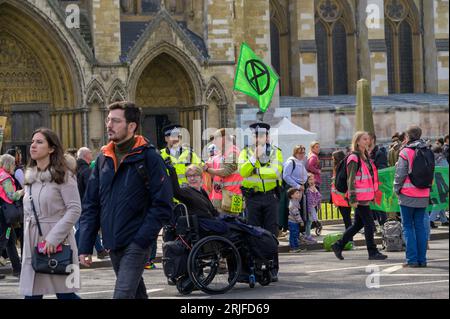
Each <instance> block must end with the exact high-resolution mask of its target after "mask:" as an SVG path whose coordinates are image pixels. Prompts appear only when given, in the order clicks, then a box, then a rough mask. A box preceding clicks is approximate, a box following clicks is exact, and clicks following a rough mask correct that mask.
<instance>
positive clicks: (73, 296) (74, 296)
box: [25, 292, 81, 300]
mask: <svg viewBox="0 0 450 319" xmlns="http://www.w3.org/2000/svg"><path fill="white" fill-rule="evenodd" d="M42 298H44V296H43V295H36V296H25V299H30V300H31V299H42ZM56 298H58V299H65V300H71V299H81V298H80V296H78V295H77V294H75V293H74V292H71V293H66V294H56Z"/></svg>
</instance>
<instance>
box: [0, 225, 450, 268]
mask: <svg viewBox="0 0 450 319" xmlns="http://www.w3.org/2000/svg"><path fill="white" fill-rule="evenodd" d="M443 239H449V232H448V231H446V232H440V233H434V234H431V235H430V240H443ZM375 242H376V244H377V245H380V244H381V237H375ZM284 243H286V242H284ZM354 245H355V246H365V245H366V241H365V240H364V239H357V240H355V241H354ZM300 247H302V248H306V249H307V251H317V250H322V251H324V252H325V250H324V248H323V242H318V243H316V244H312V245H306V246H305V245H303V246H300ZM289 250H290V247H289V243H288V244H287V245H286V244H285V245H280V246H279V247H278V252H279V253H289ZM161 260H162V256H156V258H155V262H156V263H160V262H161ZM109 267H112V264H111V260H110V259H106V260H96V261H93V262H92V266H91V267H89V268H88V267H84V266H81V267H80V268H81V269H97V268H109ZM11 273H12V269H11V266H9V267H0V274H4V275H9V274H11Z"/></svg>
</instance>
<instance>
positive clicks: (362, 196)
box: [347, 154, 378, 202]
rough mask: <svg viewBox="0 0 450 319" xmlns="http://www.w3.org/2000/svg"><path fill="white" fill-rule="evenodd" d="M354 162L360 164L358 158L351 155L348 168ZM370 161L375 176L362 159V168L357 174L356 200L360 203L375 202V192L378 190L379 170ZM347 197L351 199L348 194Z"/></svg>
mask: <svg viewBox="0 0 450 319" xmlns="http://www.w3.org/2000/svg"><path fill="white" fill-rule="evenodd" d="M352 161H353V162H356V163H358V156H357V155H355V154H352V155H350V156H349V157H348V159H347V166H348V164H349V163H350V162H352ZM369 161H370V165H371V166H372V171H373V176H372V175H371V174H370V170H369V167H368V166H367V164H366V162H365V161H363V160H362V159H361V168H360V169H359V170H358V171H357V172H356V176H355V189H356V200H357V201H358V202H360V201H371V200H373V199H374V198H375V192H376V191H377V190H378V170H377V168H376V167H375V165H374V163H373V162H372V160H370V159H369ZM347 197H349V193H348V192H347Z"/></svg>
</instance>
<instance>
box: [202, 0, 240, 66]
mask: <svg viewBox="0 0 450 319" xmlns="http://www.w3.org/2000/svg"><path fill="white" fill-rule="evenodd" d="M206 12H207V13H206V14H207V22H206V23H207V40H206V41H207V45H208V53H209V55H210V56H211V59H212V60H217V61H234V42H233V20H234V16H233V0H222V1H212V0H207V2H206Z"/></svg>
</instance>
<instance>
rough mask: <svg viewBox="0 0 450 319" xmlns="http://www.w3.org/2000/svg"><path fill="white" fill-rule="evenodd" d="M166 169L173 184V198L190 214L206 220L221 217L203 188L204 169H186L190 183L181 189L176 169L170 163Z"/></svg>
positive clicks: (194, 167)
mask: <svg viewBox="0 0 450 319" xmlns="http://www.w3.org/2000/svg"><path fill="white" fill-rule="evenodd" d="M166 167H167V169H168V171H169V175H170V180H171V182H172V188H173V196H174V197H175V198H176V199H177V200H179V201H180V202H182V203H183V204H185V205H186V207H187V209H188V211H189V213H190V214H195V215H197V216H199V217H204V218H214V217H217V216H219V213H218V212H217V210H216V209H215V208H214V206H213V204H212V203H211V201H210V200H209V197H208V193H206V191H205V190H204V189H203V187H202V186H203V179H202V173H203V169H202V168H201V167H200V166H198V165H195V164H192V165H189V166H188V167H187V168H186V179H187V181H188V186H186V187H180V184H179V183H178V177H177V173H176V170H175V168H174V167H173V166H172V165H170V164H169V163H168V162H166Z"/></svg>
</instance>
